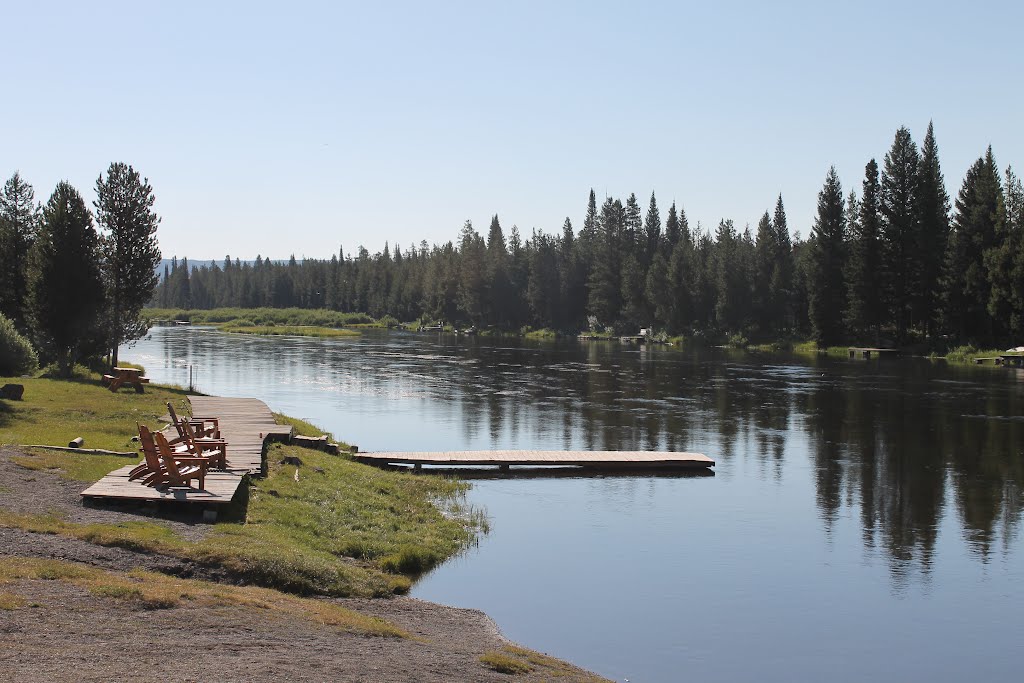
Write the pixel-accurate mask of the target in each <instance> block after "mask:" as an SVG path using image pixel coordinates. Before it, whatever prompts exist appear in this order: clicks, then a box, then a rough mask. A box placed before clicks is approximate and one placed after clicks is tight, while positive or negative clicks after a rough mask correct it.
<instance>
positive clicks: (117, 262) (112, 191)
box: [93, 162, 160, 366]
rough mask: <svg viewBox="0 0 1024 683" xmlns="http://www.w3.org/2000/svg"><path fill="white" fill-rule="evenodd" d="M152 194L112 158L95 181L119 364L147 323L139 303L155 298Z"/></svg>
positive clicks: (156, 248)
mask: <svg viewBox="0 0 1024 683" xmlns="http://www.w3.org/2000/svg"><path fill="white" fill-rule="evenodd" d="M155 201H156V197H155V196H154V195H153V188H152V187H151V186H150V184H149V179H148V178H141V177H140V176H139V173H138V171H136V170H135V169H134V168H132V167H131V166H129V165H128V164H124V163H120V162H116V163H112V164H110V167H109V168H108V169H107V177H106V178H104V177H103V176H102V175H101V176H100V177H99V178H98V179H97V180H96V201H95V202H94V204H93V206H94V207H95V208H96V223H97V224H98V225H99V227H100V229H101V230H102V231H103V233H102V236H101V238H100V246H101V249H102V251H103V256H104V259H103V266H104V268H103V270H104V279H105V280H106V284H107V303H108V315H107V324H108V326H109V327H108V333H107V338H108V339H109V344H110V360H111V365H112V366H116V365H117V350H118V347H120V346H121V344H122V343H124V342H126V341H132V340H135V339H138V338H139V337H141V336H142V335H144V334H145V333H146V330H147V329H148V326H147V325H146V322H145V319H144V318H143V317H142V307H143V306H145V305H146V304H147V303H148V302H149V301H150V300H151V299H152V298H153V290H154V289H155V288H156V284H157V280H158V277H157V274H156V268H157V266H159V265H160V246H159V245H158V244H157V241H156V229H157V226H158V225H159V224H160V218H159V216H157V215H156V213H154V212H153V204H154V202H155Z"/></svg>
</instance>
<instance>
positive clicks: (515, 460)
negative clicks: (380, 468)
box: [353, 451, 715, 469]
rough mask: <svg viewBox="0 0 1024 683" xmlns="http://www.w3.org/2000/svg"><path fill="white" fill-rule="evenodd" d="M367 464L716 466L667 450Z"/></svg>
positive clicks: (421, 456) (465, 454)
mask: <svg viewBox="0 0 1024 683" xmlns="http://www.w3.org/2000/svg"><path fill="white" fill-rule="evenodd" d="M353 457H354V458H355V459H356V460H359V461H360V462H364V463H367V464H380V465H383V464H403V465H449V466H456V465H497V466H499V467H508V466H511V465H525V466H562V467H594V468H620V469H627V468H644V467H714V465H715V461H714V460H712V459H711V458H709V457H708V456H706V455H704V454H702V453H672V452H665V451H660V452H659V451H441V452H436V453H358V454H356V455H354V456H353Z"/></svg>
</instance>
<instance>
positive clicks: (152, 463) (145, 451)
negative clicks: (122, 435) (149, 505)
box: [128, 425, 165, 486]
mask: <svg viewBox="0 0 1024 683" xmlns="http://www.w3.org/2000/svg"><path fill="white" fill-rule="evenodd" d="M138 428H139V443H140V444H142V455H143V457H144V458H145V460H143V461H142V462H141V463H139V465H138V466H137V467H135V468H134V469H133V470H132V471H131V472H129V473H128V480H129V481H134V480H136V479H141V480H142V483H143V484H146V485H148V486H152V485H154V484H156V483H159V480H160V479H161V478H162V475H163V474H164V472H165V468H164V466H163V463H161V462H160V455H159V454H158V453H157V451H156V442H155V441H154V440H153V433H152V432H151V431H149V427H147V426H145V425H138Z"/></svg>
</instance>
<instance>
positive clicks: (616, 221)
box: [587, 197, 625, 325]
mask: <svg viewBox="0 0 1024 683" xmlns="http://www.w3.org/2000/svg"><path fill="white" fill-rule="evenodd" d="M624 223H625V211H624V209H623V207H622V202H620V201H619V200H618V199H612V198H611V197H609V198H608V199H606V200H605V202H604V204H603V205H602V206H601V215H600V218H599V219H598V225H599V232H598V235H597V237H596V240H595V244H594V248H595V252H594V257H593V259H592V266H591V269H590V275H589V277H588V279H587V310H588V312H589V313H590V315H593V316H596V317H597V319H598V321H599V322H600V323H601V324H603V325H611V324H613V323H614V322H615V321H616V319H617V318H618V316H619V312H620V311H621V303H620V294H621V291H622V289H621V286H620V279H619V278H620V256H621V253H620V244H621V240H622V238H621V235H622V231H623V225H624Z"/></svg>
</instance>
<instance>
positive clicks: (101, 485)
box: [81, 396, 292, 505]
mask: <svg viewBox="0 0 1024 683" xmlns="http://www.w3.org/2000/svg"><path fill="white" fill-rule="evenodd" d="M190 401H191V402H192V413H193V414H194V415H197V416H199V417H216V418H218V419H219V420H220V432H221V436H222V437H224V439H225V440H226V441H227V442H228V468H227V470H211V471H210V473H209V474H207V476H206V489H204V490H199V489H198V488H195V487H194V486H193V487H190V488H168V489H164V490H163V491H160V490H158V489H155V488H152V487H150V486H145V485H144V484H141V483H139V482H138V481H128V473H129V472H130V471H131V470H132V468H133V467H134V465H126V466H124V467H122V468H120V469H118V470H115V471H113V472H111V473H110V474H108V475H107V476H105V477H103V478H102V479H100V480H99V481H98V482H96V483H95V484H93V485H92V486H90V487H89V488H87V489H86V490H84V491H82V494H81V495H82V497H83V498H87V499H120V500H137V501H163V500H171V501H183V502H187V503H195V504H202V505H223V504H226V503H230V502H231V499H232V498H234V496H235V492H236V491H237V490H238V487H239V486H241V484H242V479H243V477H245V476H246V475H248V474H262V473H263V467H264V463H263V442H264V441H265V440H267V439H271V440H287V439H288V438H289V437H290V436H291V433H292V428H291V427H290V426H289V425H279V424H275V422H274V415H273V414H272V413H271V412H270V408H268V407H267V404H266V403H264V402H263V401H260V400H258V399H255V398H220V397H216V396H192V397H190Z"/></svg>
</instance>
